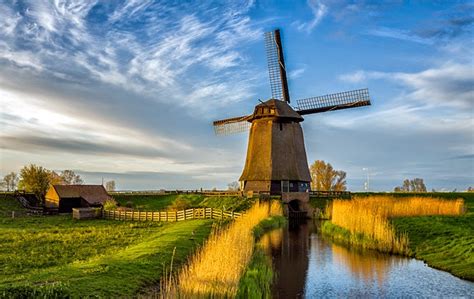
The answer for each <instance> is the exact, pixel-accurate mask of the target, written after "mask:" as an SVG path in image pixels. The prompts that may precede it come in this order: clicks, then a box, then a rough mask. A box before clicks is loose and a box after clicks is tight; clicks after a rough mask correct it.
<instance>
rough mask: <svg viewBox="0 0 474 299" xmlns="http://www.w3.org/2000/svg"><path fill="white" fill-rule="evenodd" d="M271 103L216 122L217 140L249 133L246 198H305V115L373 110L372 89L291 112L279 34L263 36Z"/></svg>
mask: <svg viewBox="0 0 474 299" xmlns="http://www.w3.org/2000/svg"><path fill="white" fill-rule="evenodd" d="M265 49H266V54H267V61H268V72H269V76H270V88H271V92H272V98H271V99H269V100H268V101H266V102H261V103H260V104H258V105H257V106H255V109H254V112H253V113H252V114H250V115H246V116H241V117H233V118H227V119H222V120H217V121H214V123H213V124H214V130H215V133H216V134H217V135H228V134H232V133H238V132H244V131H246V130H248V129H249V128H250V134H249V141H248V147H247V159H246V161H245V167H244V170H243V172H242V175H241V176H240V179H239V181H240V184H241V188H242V190H243V191H244V192H248V191H254V192H265V193H270V194H285V193H289V192H306V191H308V190H309V189H310V182H311V176H310V173H309V169H308V161H307V158H306V151H305V146H304V138H303V130H302V128H301V125H300V122H302V121H303V120H304V119H303V117H302V116H303V115H309V114H316V113H322V112H328V111H334V110H341V109H348V108H355V107H360V106H367V105H370V97H369V91H368V89H359V90H352V91H345V92H340V93H335V94H328V95H323V96H317V97H312V98H307V99H302V100H298V101H296V103H297V105H296V107H295V108H293V107H291V106H290V105H289V104H290V94H289V90H288V82H287V77H286V68H285V61H284V57H283V48H282V44H281V38H280V30H278V29H277V30H275V31H272V32H267V33H265Z"/></svg>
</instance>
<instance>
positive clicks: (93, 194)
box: [53, 185, 112, 205]
mask: <svg viewBox="0 0 474 299" xmlns="http://www.w3.org/2000/svg"><path fill="white" fill-rule="evenodd" d="M53 188H54V189H55V190H56V193H58V196H59V197H60V198H82V199H84V200H85V201H87V202H88V203H89V204H91V205H97V204H103V203H104V202H105V201H106V200H107V199H111V198H112V197H111V196H110V195H109V194H108V193H107V191H106V190H105V188H104V186H102V185H54V186H53Z"/></svg>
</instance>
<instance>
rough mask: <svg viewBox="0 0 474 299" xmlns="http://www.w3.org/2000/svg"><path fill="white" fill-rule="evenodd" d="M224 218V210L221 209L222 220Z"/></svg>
mask: <svg viewBox="0 0 474 299" xmlns="http://www.w3.org/2000/svg"><path fill="white" fill-rule="evenodd" d="M222 219H224V210H221V220H222Z"/></svg>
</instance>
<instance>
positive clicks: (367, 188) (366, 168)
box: [362, 167, 370, 192]
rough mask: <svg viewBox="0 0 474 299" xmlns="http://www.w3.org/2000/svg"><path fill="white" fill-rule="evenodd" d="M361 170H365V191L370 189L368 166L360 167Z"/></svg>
mask: <svg viewBox="0 0 474 299" xmlns="http://www.w3.org/2000/svg"><path fill="white" fill-rule="evenodd" d="M362 170H365V171H367V181H366V182H365V184H364V185H365V191H367V192H369V190H370V185H369V184H370V177H369V168H368V167H364V168H362Z"/></svg>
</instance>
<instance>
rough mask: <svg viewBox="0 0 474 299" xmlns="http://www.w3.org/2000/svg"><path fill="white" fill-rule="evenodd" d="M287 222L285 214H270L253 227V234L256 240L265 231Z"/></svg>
mask: <svg viewBox="0 0 474 299" xmlns="http://www.w3.org/2000/svg"><path fill="white" fill-rule="evenodd" d="M286 222H287V220H286V217H285V216H272V217H269V218H267V219H264V220H262V221H260V223H259V224H257V225H256V226H255V227H254V228H253V229H252V232H253V236H254V238H255V239H256V240H258V239H260V238H261V237H262V236H263V235H264V234H265V233H267V232H269V231H271V230H273V229H276V228H279V227H282V226H283V225H285V224H286Z"/></svg>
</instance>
